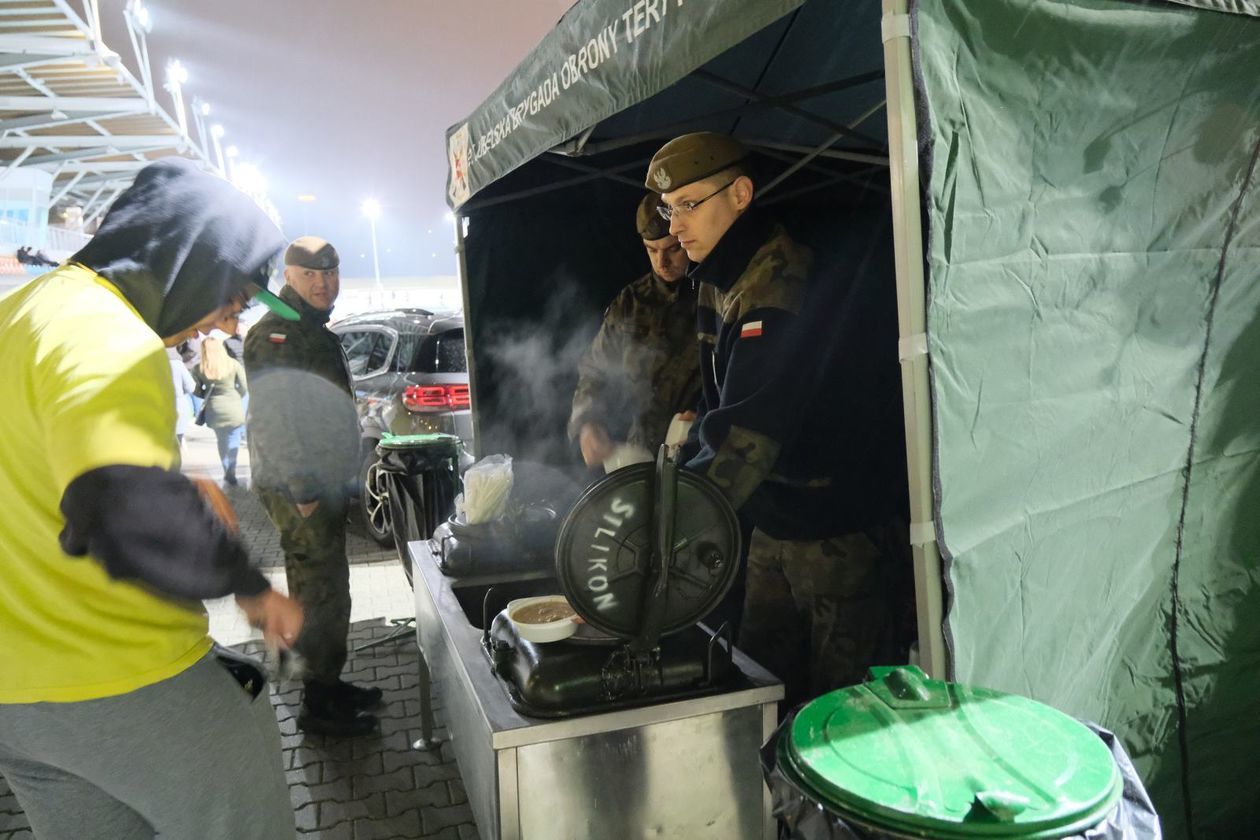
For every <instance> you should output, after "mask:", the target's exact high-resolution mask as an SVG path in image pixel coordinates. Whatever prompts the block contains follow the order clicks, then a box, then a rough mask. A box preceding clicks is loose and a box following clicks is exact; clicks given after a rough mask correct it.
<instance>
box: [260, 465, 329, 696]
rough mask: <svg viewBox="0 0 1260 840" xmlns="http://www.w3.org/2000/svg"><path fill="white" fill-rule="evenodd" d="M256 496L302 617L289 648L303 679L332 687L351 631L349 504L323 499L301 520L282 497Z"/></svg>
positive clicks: (273, 493)
mask: <svg viewBox="0 0 1260 840" xmlns="http://www.w3.org/2000/svg"><path fill="white" fill-rule="evenodd" d="M258 495H259V497H260V498H261V499H262V503H263V507H265V508H266V509H267V515H268V516H270V517H271V521H272V523H273V524H274V525H275V526H276V530H278V531H279V532H280V547H281V548H282V549H284V573H285V577H286V578H287V580H288V582H289V594H290V595H291V596H292V597H293V598H294V599H296V600H297V601H298V603H300V604H301V605H302V609H303V610H304V612H305V614H306V620H305V622H304V623H303V625H302V634H301V635H300V636H299V637H298V640H297V644H296V645H295V646H294V647H295V649H296V650H297V652H298V653H299V654H301V656H302V659H303V660H304V661H305V664H306V677H305V679H306V681H307V682H321V683H328V682H333V681H335V680H336V679H338V678H339V677H340V675H341V669H342V667H344V666H345V664H346V634H347V633H348V632H349V630H350V565H349V563H348V561H347V560H346V510H347V506H348V500H346V499H344V498H342V499H322V500H321V501H320V503H319V507H317V508H316V509H315V511H314V513H312V514H311V515H310V516H307V517H303V516H302V514H301V513H299V512H298V509H297V506H295V505H294V504H293V502H291V501H289V499H288V497H287V496H286V495H284V494H283V493H280V492H277V491H275V490H259V491H258Z"/></svg>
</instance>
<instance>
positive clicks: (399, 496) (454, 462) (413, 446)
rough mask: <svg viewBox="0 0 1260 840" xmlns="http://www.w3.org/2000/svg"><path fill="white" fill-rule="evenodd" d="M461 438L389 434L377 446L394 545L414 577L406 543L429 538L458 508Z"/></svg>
mask: <svg viewBox="0 0 1260 840" xmlns="http://www.w3.org/2000/svg"><path fill="white" fill-rule="evenodd" d="M462 446H463V443H462V441H460V439H459V438H458V437H456V436H454V435H444V434H428V435H388V436H386V437H385V438H384V439H383V440H381V442H380V443H379V444H377V446H376V454H377V455H378V456H379V457H380V471H381V473H382V474H383V475H384V476H385V478H386V481H387V484H386V486H387V488H388V491H387V492H388V494H389V500H388V506H389V518H390V526H391V531H392V532H393V535H394V548H395V549H397V551H398V559H399V561H400V562H401V563H402V564H403V570H404V571H406V573H407V581H408V582H409V583H410V582H411V579H412V577H411V560H410V558H409V557H408V555H407V543H409V542H413V541H415V540H427V539H428V538H429V537H431V536H433V530H434V529H435V528H436V527H437V526H438V525H439V524H441V523H442V522H445V521H446V520H447V518H448V517H450V516H451V514H453V513H454V512H455V497H456V496H457V495H458V494H459V490H460V477H459V454H460V450H461V448H462Z"/></svg>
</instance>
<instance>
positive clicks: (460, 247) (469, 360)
mask: <svg viewBox="0 0 1260 840" xmlns="http://www.w3.org/2000/svg"><path fill="white" fill-rule="evenodd" d="M467 219H468V217H467V216H465V215H463V214H462V213H460V212H459V211H458V210H457V211H455V264H456V267H457V268H458V270H459V290H460V293H461V294H462V295H463V298H464V359H465V365H466V366H467V368H468V393H469V394H470V395H471V396H472V399H473V400H476V398H477V363H476V360H474V359H473V353H472V333H473V331H472V322H471V321H469V320H468V318H469V315H470V314H471V310H470V309H469V306H468V304H469V301H470V300H471V298H470V297H469V292H468V258H467V256H466V253H467V252H466V249H465V247H464V222H465V221H467ZM471 408H472V428H473V458H475V459H478V460H480V458H481V420H480V415H479V414H478V413H477V406H476V404H475V403H474V404H472V406H471Z"/></svg>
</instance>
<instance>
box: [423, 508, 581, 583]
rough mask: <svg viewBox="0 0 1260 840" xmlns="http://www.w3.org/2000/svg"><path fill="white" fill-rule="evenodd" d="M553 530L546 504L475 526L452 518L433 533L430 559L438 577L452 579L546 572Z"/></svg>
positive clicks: (552, 514) (553, 514) (550, 562)
mask: <svg viewBox="0 0 1260 840" xmlns="http://www.w3.org/2000/svg"><path fill="white" fill-rule="evenodd" d="M556 527H557V525H556V512H555V510H554V509H553V508H551V507H550V506H548V505H546V504H531V505H527V506H525V507H523V508H518V509H513V510H512V511H511V512H509V513H508V514H506V515H504V516H502V517H500V518H499V519H496V520H494V521H492V522H484V523H478V524H475V525H469V524H467V523H463V522H460V521H459V520H458V519H456V518H455V517H453V516H452V517H451V518H449V519H448V520H447V521H446V522H443V523H442V524H441V525H440V526H438V528H437V529H436V530H435V531H434V533H433V540H432V545H433V555H434V557H435V558H437V563H438V568H439V569H441V571H442V573H443V574H445V575H450V576H453V577H471V576H473V575H484V574H489V573H494V572H526V571H541V570H544V569H550V568H552V567H553V566H554V565H555V564H554V561H553V560H552V553H553V550H554V547H555V542H556Z"/></svg>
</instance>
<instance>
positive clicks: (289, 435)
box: [245, 236, 381, 735]
mask: <svg viewBox="0 0 1260 840" xmlns="http://www.w3.org/2000/svg"><path fill="white" fill-rule="evenodd" d="M284 262H285V267H284V278H285V286H284V288H283V289H282V290H281V292H280V297H281V299H282V300H284V301H285V302H287V303H289V304H291V305H292V306H293V308H294V309H296V310H297V311H298V312H300V313H301V320H298V321H284V320H282V319H280V318H279V317H276V316H274V315H273V314H268V315H265V316H263V317H262V318H261V319H259V321H258V323H256V324H254V326H253V327H251V328H250V330H249V333H248V335H247V336H246V338H245V370H246V373H247V374H248V375H249V381H250V388H251V389H252V392H253V393H252V396H251V398H250V406H249V421H248V422H249V430H250V431H249V455H250V468H251V470H252V473H253V478H252V480H253V486H254V489H255V490H256V491H257V492H258V495H259V498H260V499H261V500H262V503H263V506H264V507H265V508H266V509H267V514H268V515H269V516H270V517H271V521H272V523H273V524H274V525H275V526H276V529H277V530H278V531H279V532H280V544H281V547H282V548H283V549H284V568H285V574H286V577H287V578H288V581H289V592H290V594H292V595H293V597H295V598H297V599H298V601H300V602H301V603H302V605H303V606H304V607H305V608H306V615H307V621H306V629H305V631H304V632H303V633H302V637H301V638H300V639H299V640H298V643H297V649H298V651H299V652H300V653H301V654H302V656H303V657H304V658H305V661H306V669H307V670H306V674H305V677H304V680H305V682H304V690H303V692H302V708H301V711H300V712H299V714H298V726H299V728H301V729H302V730H304V731H307V732H315V733H321V734H325V735H364V734H367V733H369V732H371V731H373V730H374V729H375V728H376V723H377V721H376V718H375V717H374V716H372V715H371V714H368V712H369V710H371V709H372V708H375V707H376V706H379V705H380V703H381V691H380V689H377V688H362V687H360V686H356V685H352V684H350V683H347V682H343V681H342V679H341V671H342V669H343V668H344V666H345V664H346V635H347V633H348V632H349V628H350V568H349V563H348V561H347V559H346V512H347V510H348V508H349V502H350V497H351V495H352V492H353V485H354V480H355V478H356V477H357V475H358V465H359V447H360V445H361V444H360V435H359V420H358V415H357V413H356V412H355V408H354V399H353V396H352V395H353V390H352V386H351V382H350V372H349V369H348V368H347V367H346V357H345V354H344V353H343V352H342V349H341V344H340V342H339V341H338V340H337V336H336V335H334V334H333V333H332V332H331V331H330V330H329V329H328V327H327V324H328V319H329V317H330V316H331V315H332V308H333V305H334V304H335V303H336V301H337V293H338V292H339V290H340V273H339V265H340V260H339V258H338V256H337V251H336V249H334V248H333V246H332V245H330V244H329V243H328V242H326V241H324V240H323V239H319V238H318V237H314V236H303V237H301V238H300V239H297V240H295V241H294V242H293V243H292V244H291V245H290V246H289V247H288V249H287V250H286V251H285V255H284Z"/></svg>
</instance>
